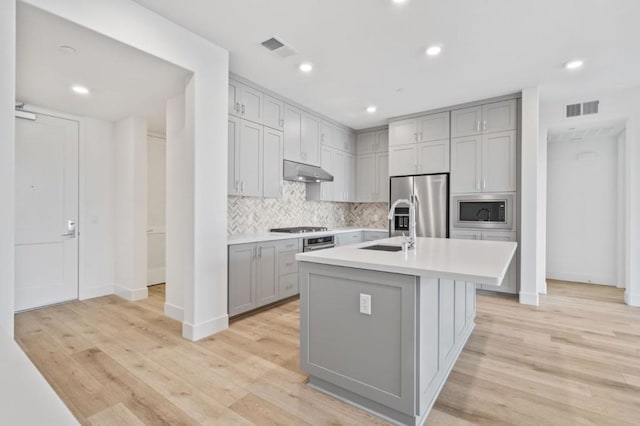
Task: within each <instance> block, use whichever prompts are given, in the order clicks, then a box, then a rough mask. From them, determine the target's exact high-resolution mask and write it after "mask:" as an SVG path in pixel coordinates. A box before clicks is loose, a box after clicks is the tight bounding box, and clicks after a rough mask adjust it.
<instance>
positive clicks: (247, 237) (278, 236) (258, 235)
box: [227, 228, 389, 245]
mask: <svg viewBox="0 0 640 426" xmlns="http://www.w3.org/2000/svg"><path fill="white" fill-rule="evenodd" d="M359 231H371V232H388V231H389V230H388V229H386V228H385V229H379V228H336V229H330V230H328V231H320V232H301V233H298V234H287V233H284V232H253V233H246V234H237V235H232V236H230V237H229V238H227V245H232V244H248V243H258V242H260V241H276V240H290V239H295V238H307V237H321V236H323V235H335V234H344V233H346V232H359Z"/></svg>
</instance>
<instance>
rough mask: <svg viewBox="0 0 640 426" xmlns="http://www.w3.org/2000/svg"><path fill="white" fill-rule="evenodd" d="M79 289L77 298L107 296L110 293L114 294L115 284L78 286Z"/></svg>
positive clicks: (85, 298)
mask: <svg viewBox="0 0 640 426" xmlns="http://www.w3.org/2000/svg"><path fill="white" fill-rule="evenodd" d="M79 290H80V292H79V294H78V300H87V299H93V298H94V297H102V296H109V295H111V294H114V292H115V285H113V284H110V285H103V286H100V287H88V288H82V286H80V288H79Z"/></svg>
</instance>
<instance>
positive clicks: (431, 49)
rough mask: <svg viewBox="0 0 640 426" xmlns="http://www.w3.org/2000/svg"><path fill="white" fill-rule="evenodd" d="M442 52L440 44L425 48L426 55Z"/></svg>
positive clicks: (436, 54) (435, 54)
mask: <svg viewBox="0 0 640 426" xmlns="http://www.w3.org/2000/svg"><path fill="white" fill-rule="evenodd" d="M440 52H442V47H440V46H430V47H429V48H428V49H427V55H429V56H438V55H439V54H440Z"/></svg>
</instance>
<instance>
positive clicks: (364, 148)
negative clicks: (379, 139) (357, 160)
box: [356, 132, 376, 155]
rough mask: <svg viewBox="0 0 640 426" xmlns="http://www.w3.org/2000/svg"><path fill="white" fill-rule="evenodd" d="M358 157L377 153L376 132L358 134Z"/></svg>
mask: <svg viewBox="0 0 640 426" xmlns="http://www.w3.org/2000/svg"><path fill="white" fill-rule="evenodd" d="M356 144H357V152H358V155H366V154H373V153H374V152H376V132H366V133H358V135H357V136H356Z"/></svg>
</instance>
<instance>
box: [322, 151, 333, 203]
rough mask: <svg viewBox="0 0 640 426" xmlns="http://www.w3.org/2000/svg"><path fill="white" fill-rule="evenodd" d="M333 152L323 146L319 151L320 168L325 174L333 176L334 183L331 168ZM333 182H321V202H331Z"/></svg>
mask: <svg viewBox="0 0 640 426" xmlns="http://www.w3.org/2000/svg"><path fill="white" fill-rule="evenodd" d="M333 152H334V149H333V148H330V147H326V146H323V147H322V149H321V151H320V167H322V168H323V169H324V170H325V171H326V172H328V173H330V174H332V175H333V178H334V182H335V171H334V169H335V168H334V167H333ZM333 188H334V184H333V182H322V183H321V184H320V199H321V200H322V201H333V199H334V195H333Z"/></svg>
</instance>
